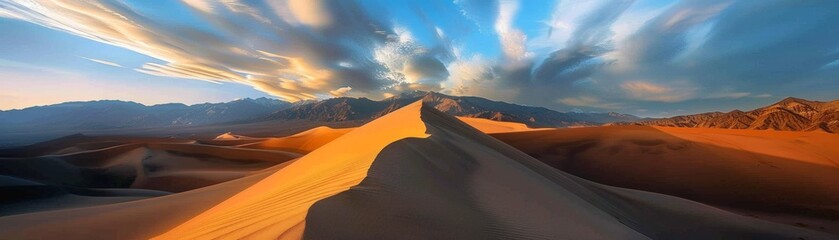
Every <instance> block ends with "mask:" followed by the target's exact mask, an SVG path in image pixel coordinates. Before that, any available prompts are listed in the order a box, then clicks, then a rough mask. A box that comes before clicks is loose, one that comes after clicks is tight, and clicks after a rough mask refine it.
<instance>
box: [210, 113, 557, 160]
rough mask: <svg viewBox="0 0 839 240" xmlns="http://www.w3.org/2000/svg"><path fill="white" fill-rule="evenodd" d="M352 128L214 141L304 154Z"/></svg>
mask: <svg viewBox="0 0 839 240" xmlns="http://www.w3.org/2000/svg"><path fill="white" fill-rule="evenodd" d="M457 118H458V119H460V120H461V121H464V122H465V123H467V124H469V125H470V126H472V127H474V128H476V129H478V130H480V131H481V132H484V133H505V132H518V131H534V130H544V129H545V128H529V127H527V125H524V124H522V123H514V122H501V121H493V120H489V119H483V118H470V117H457ZM352 129H354V128H338V129H335V128H330V127H326V126H321V127H316V128H313V129H310V130H307V131H304V132H301V133H298V134H295V135H292V136H288V137H281V138H252V137H246V136H241V135H233V134H231V133H225V134H222V135H219V136H218V137H216V140H219V139H224V140H225V141H214V142H215V143H219V144H221V143H224V142H236V141H237V140H240V141H241V142H239V143H238V144H225V145H237V146H238V147H242V148H254V149H268V150H282V151H291V152H297V153H303V154H305V153H309V152H311V151H313V150H315V149H317V148H319V147H321V146H323V145H325V144H326V143H329V142H330V141H332V140H335V139H336V138H338V137H340V136H342V135H344V134H346V133H348V132H350V131H351V130H352ZM231 136H233V137H231ZM211 144H212V143H211Z"/></svg>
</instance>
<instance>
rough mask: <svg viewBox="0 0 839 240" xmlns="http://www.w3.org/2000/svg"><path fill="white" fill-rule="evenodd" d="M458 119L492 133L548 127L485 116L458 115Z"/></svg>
mask: <svg viewBox="0 0 839 240" xmlns="http://www.w3.org/2000/svg"><path fill="white" fill-rule="evenodd" d="M457 119H458V120H460V121H463V122H464V123H466V124H469V126H472V127H474V128H476V129H478V130H480V131H481V132H483V133H486V134H492V133H505V132H521V131H533V130H544V129H546V128H530V127H528V126H527V125H525V124H524V123H517V122H502V121H495V120H489V119H484V118H470V117H457Z"/></svg>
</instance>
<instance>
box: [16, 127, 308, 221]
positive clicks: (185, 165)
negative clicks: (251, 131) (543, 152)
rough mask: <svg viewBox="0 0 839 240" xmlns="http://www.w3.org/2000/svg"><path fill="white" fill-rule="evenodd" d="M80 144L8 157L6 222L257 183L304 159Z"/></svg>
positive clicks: (148, 144)
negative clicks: (262, 174)
mask: <svg viewBox="0 0 839 240" xmlns="http://www.w3.org/2000/svg"><path fill="white" fill-rule="evenodd" d="M67 139H68V138H65V139H64V140H62V141H66V140H67ZM74 139H76V140H78V142H79V143H78V144H79V145H80V146H83V147H75V146H74V145H71V144H69V143H67V144H57V145H56V147H57V148H48V147H38V148H28V149H26V150H27V151H25V152H28V153H29V154H35V153H36V152H33V151H34V150H40V151H44V152H45V153H44V154H45V155H43V156H39V157H5V158H4V157H0V195H2V197H0V206H2V207H0V216H9V215H16V214H25V213H33V212H42V211H54V210H60V209H69V208H79V207H92V206H99V205H106V204H113V203H119V202H128V201H135V200H140V199H147V198H152V197H159V196H164V195H168V194H171V193H173V192H183V191H188V190H192V189H197V188H203V187H206V186H210V185H214V184H218V183H222V182H227V181H231V180H234V179H238V178H242V177H245V176H249V175H251V174H255V173H257V172H259V171H261V170H263V169H266V168H269V167H272V166H275V165H277V164H281V163H284V162H287V161H290V160H291V159H294V158H297V157H299V156H300V154H297V153H290V152H282V151H268V150H259V149H240V148H233V147H223V146H208V145H201V144H194V143H184V142H176V141H172V140H169V139H164V140H163V141H161V142H159V143H153V142H152V141H154V140H155V139H142V138H138V139H129V138H119V137H117V138H104V137H83V136H79V137H74ZM53 142H54V143H58V142H57V141H53ZM79 145H76V146H79ZM111 145H115V146H111ZM43 146H46V145H43ZM68 146H70V147H68ZM97 146H99V147H103V148H100V149H93V150H78V151H74V152H73V153H69V154H60V155H51V154H49V153H51V152H55V149H58V148H60V149H69V148H73V149H86V148H96V147H97Z"/></svg>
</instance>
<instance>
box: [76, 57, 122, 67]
mask: <svg viewBox="0 0 839 240" xmlns="http://www.w3.org/2000/svg"><path fill="white" fill-rule="evenodd" d="M81 58H84V59H87V60H89V61H91V62H95V63H99V64H104V65H108V66H111V67H122V65H119V64H117V63H114V62H109V61H105V60H100V59H95V58H88V57H81Z"/></svg>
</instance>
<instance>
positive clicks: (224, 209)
mask: <svg viewBox="0 0 839 240" xmlns="http://www.w3.org/2000/svg"><path fill="white" fill-rule="evenodd" d="M421 107H422V103H421V102H416V103H413V104H411V105H408V106H406V107H404V108H402V109H400V110H398V111H395V112H393V113H392V114H390V115H389V116H388V117H384V118H380V119H377V120H374V121H372V122H370V123H368V124H366V125H364V126H362V127H359V128H357V129H354V130H352V131H350V132H349V133H347V134H345V135H343V136H341V137H340V138H338V139H335V140H334V141H332V142H330V143H328V144H326V145H324V146H322V147H320V148H318V149H317V150H316V151H313V152H311V153H309V154H308V155H305V156H303V157H301V158H300V159H298V160H297V161H296V162H294V163H293V164H290V165H289V166H287V167H285V168H283V169H281V170H279V171H277V172H276V173H274V174H273V175H271V176H269V177H267V178H266V179H264V180H262V181H260V182H259V183H257V184H254V185H253V186H251V187H249V188H248V189H246V190H244V191H242V192H240V193H238V194H236V195H235V196H233V197H231V198H229V199H227V200H225V201H224V202H222V203H221V204H219V205H217V206H215V207H213V208H211V209H210V210H207V211H205V212H203V213H202V214H200V215H198V216H196V217H194V218H192V219H190V220H189V221H187V222H185V223H183V224H181V225H180V226H178V227H175V228H174V229H172V230H170V231H168V232H166V233H164V234H162V235H160V236H158V237H156V239H194V238H202V239H209V238H220V237H224V238H234V239H235V238H256V239H264V238H277V237H278V236H282V237H283V238H300V237H301V234H302V231H301V230H302V229H301V228H302V226H304V224H305V223H304V222H303V220H304V218H305V216H306V212H307V211H308V209H309V207H310V206H311V205H312V204H314V203H315V202H316V201H318V200H321V199H324V198H326V197H329V196H332V195H334V194H337V193H339V192H342V191H346V190H347V189H349V188H350V187H352V186H355V185H358V183H360V182H361V180H362V179H364V177H365V176H366V174H367V170H368V169H369V167H370V164H371V163H372V162H373V160H374V159H375V157H376V155H377V154H378V153H379V152H380V151H381V150H382V149H383V148H384V147H385V146H387V145H388V144H390V143H392V142H394V141H396V140H399V139H404V138H424V137H427V136H428V135H427V134H426V133H425V124H424V123H423V122H422V121H420V117H419V114H420V109H421Z"/></svg>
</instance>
